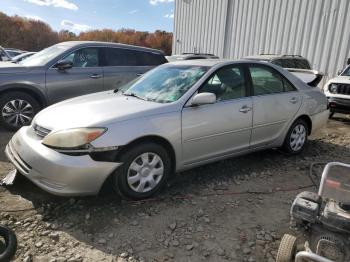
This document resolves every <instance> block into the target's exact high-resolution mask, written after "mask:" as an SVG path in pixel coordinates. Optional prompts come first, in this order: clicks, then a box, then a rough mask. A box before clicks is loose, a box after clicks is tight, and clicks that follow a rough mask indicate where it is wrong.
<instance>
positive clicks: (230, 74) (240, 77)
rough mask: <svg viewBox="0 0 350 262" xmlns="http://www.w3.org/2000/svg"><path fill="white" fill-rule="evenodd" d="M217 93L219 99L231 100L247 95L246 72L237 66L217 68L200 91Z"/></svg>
mask: <svg viewBox="0 0 350 262" xmlns="http://www.w3.org/2000/svg"><path fill="white" fill-rule="evenodd" d="M203 92H209V93H214V94H215V95H216V100H217V101H225V100H231V99H235V98H241V97H245V96H246V82H245V78H244V72H243V70H242V69H241V68H240V67H237V66H226V67H224V68H220V69H219V70H217V71H216V72H215V73H214V75H213V76H211V77H210V78H209V80H208V81H207V82H206V83H205V84H204V85H203V86H202V87H201V88H200V90H199V93H203Z"/></svg>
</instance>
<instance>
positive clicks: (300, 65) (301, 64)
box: [295, 59, 311, 69]
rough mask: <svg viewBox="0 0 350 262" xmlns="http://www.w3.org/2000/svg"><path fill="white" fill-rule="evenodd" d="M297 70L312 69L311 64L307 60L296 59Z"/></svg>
mask: <svg viewBox="0 0 350 262" xmlns="http://www.w3.org/2000/svg"><path fill="white" fill-rule="evenodd" d="M295 68H299V69H311V67H310V64H309V62H308V61H307V60H306V59H295Z"/></svg>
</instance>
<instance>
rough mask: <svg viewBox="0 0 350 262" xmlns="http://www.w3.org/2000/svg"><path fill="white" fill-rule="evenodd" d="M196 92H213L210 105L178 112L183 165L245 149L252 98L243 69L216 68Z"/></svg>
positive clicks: (248, 139)
mask: <svg viewBox="0 0 350 262" xmlns="http://www.w3.org/2000/svg"><path fill="white" fill-rule="evenodd" d="M198 92H210V93H214V94H215V95H216V98H217V101H216V103H214V104H209V105H202V106H197V107H191V106H188V107H185V108H184V109H183V111H182V147H183V162H184V164H185V165H188V164H192V163H196V162H201V161H205V160H208V159H214V158H216V157H221V156H225V155H229V154H231V153H234V152H238V151H242V150H245V149H248V148H249V141H250V136H251V128H252V107H253V103H252V98H251V97H248V96H247V85H246V78H245V74H244V70H243V68H241V67H240V66H237V65H230V66H225V67H223V68H220V69H218V70H217V71H216V72H215V73H214V74H213V75H212V76H211V77H210V78H209V79H208V81H206V83H205V84H204V85H203V86H202V87H201V88H200V89H199V90H198Z"/></svg>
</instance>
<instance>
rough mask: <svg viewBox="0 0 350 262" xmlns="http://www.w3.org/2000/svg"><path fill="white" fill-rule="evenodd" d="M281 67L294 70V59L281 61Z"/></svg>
mask: <svg viewBox="0 0 350 262" xmlns="http://www.w3.org/2000/svg"><path fill="white" fill-rule="evenodd" d="M282 67H284V68H295V63H294V59H291V58H286V59H282Z"/></svg>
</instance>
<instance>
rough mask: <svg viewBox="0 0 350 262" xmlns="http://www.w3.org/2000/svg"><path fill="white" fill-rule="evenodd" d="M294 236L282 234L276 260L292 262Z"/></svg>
mask: <svg viewBox="0 0 350 262" xmlns="http://www.w3.org/2000/svg"><path fill="white" fill-rule="evenodd" d="M296 240H297V239H296V237H295V236H292V235H289V234H284V236H283V237H282V240H281V243H280V246H279V248H278V252H277V256H276V262H293V261H294V257H295V252H296Z"/></svg>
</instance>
